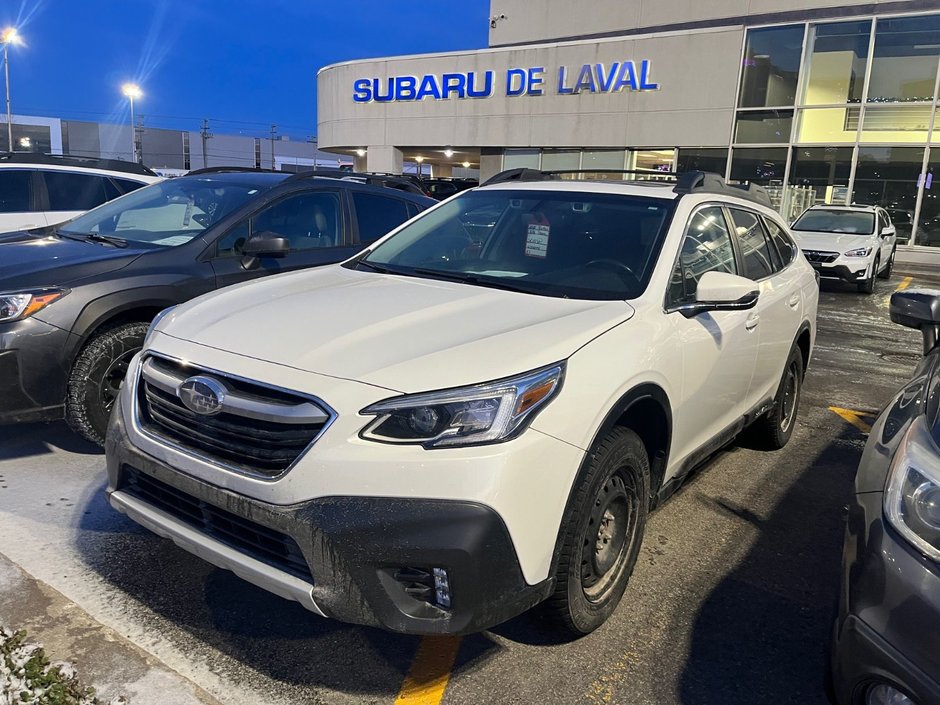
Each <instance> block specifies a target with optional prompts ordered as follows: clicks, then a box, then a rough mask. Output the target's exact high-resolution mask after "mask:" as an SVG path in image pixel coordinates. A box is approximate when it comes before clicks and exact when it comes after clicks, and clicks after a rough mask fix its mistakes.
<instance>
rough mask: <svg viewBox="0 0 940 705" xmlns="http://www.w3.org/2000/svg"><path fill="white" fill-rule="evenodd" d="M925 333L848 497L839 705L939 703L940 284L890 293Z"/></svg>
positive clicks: (895, 311)
mask: <svg viewBox="0 0 940 705" xmlns="http://www.w3.org/2000/svg"><path fill="white" fill-rule="evenodd" d="M890 313H891V320H892V321H894V322H895V323H899V324H901V325H903V326H908V327H910V328H919V329H921V330H922V331H923V334H924V358H923V359H922V360H921V362H920V364H919V365H918V366H917V369H916V370H915V371H914V374H913V378H912V379H911V381H910V382H908V383H907V384H905V385H904V387H902V388H901V390H900V391H899V392H898V393H897V394H896V395H895V396H894V398H893V399H892V400H891V401H890V402H888V404H887V405H886V406H885V408H884V410H883V411H882V412H881V414H880V415H879V416H878V419H877V421H875V423H874V425H873V426H872V429H871V433H870V434H869V436H868V442H867V444H866V445H865V451H864V453H863V454H862V459H861V462H860V464H859V467H858V474H857V476H856V478H855V494H854V496H853V497H852V500H851V502H850V503H849V508H848V521H847V526H846V533H845V553H844V556H843V570H842V589H841V591H840V593H839V611H838V617H837V619H836V624H835V629H834V639H833V650H832V674H833V684H834V690H835V695H836V700H837V703H838V704H839V705H857V704H859V705H881V704H884V705H929V704H932V703H940V632H938V629H937V625H938V624H940V450H938V443H940V374H938V373H940V347H938V346H937V336H938V332H940V291H928V290H918V291H915V290H904V291H899V292H896V293H894V294H892V295H891V304H890Z"/></svg>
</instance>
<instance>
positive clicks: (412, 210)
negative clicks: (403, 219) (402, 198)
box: [405, 202, 421, 218]
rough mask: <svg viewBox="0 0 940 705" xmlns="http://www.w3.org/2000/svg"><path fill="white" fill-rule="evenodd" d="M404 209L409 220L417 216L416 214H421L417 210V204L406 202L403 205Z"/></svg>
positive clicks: (419, 210) (418, 209)
mask: <svg viewBox="0 0 940 705" xmlns="http://www.w3.org/2000/svg"><path fill="white" fill-rule="evenodd" d="M405 207H406V208H407V209H408V217H409V218H414V217H415V216H416V215H418V213H420V212H421V209H420V208H418V204H417V203H410V202H406V203H405Z"/></svg>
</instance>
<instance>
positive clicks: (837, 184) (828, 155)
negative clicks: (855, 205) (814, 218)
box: [785, 147, 853, 220]
mask: <svg viewBox="0 0 940 705" xmlns="http://www.w3.org/2000/svg"><path fill="white" fill-rule="evenodd" d="M852 151H853V148H852V147H794V148H793V157H792V160H791V162H790V193H789V195H790V206H789V212H788V213H786V214H785V215H786V216H787V218H788V220H792V219H794V218H796V217H797V216H798V215H799V214H800V213H802V212H803V211H805V210H806V209H807V208H809V207H810V206H814V205H817V204H820V203H830V204H831V203H835V204H841V205H844V204H845V202H846V199H847V198H848V195H849V176H850V175H851V172H852Z"/></svg>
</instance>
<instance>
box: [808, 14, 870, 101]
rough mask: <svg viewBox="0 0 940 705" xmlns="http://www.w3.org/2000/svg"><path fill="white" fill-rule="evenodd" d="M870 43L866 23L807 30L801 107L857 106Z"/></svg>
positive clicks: (868, 26)
mask: <svg viewBox="0 0 940 705" xmlns="http://www.w3.org/2000/svg"><path fill="white" fill-rule="evenodd" d="M870 40H871V21H870V20H867V21H865V22H834V23H830V24H820V25H816V26H814V27H812V28H810V33H809V38H808V39H807V42H806V43H807V47H808V56H807V59H808V67H807V68H806V69H804V70H805V71H806V73H807V76H806V79H805V80H804V83H805V85H804V88H803V100H802V101H801V102H802V104H803V105H838V104H840V103H861V102H862V93H863V91H864V89H865V65H866V63H867V61H868V45H869V42H870Z"/></svg>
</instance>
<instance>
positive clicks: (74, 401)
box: [65, 323, 148, 446]
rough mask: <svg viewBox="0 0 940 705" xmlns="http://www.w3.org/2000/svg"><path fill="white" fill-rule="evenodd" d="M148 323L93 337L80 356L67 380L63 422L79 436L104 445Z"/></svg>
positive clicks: (135, 324) (129, 324)
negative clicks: (116, 403) (126, 377)
mask: <svg viewBox="0 0 940 705" xmlns="http://www.w3.org/2000/svg"><path fill="white" fill-rule="evenodd" d="M147 327H148V324H147V323H125V324H124V325H121V326H118V327H116V328H112V329H110V330H107V331H105V332H103V333H99V334H98V335H95V336H94V337H93V338H92V339H91V340H90V341H89V342H88V344H87V345H85V347H84V349H83V350H82V352H81V353H80V354H79V356H78V359H77V360H76V361H75V365H74V366H73V367H72V374H71V375H70V376H69V385H68V392H67V397H66V400H65V419H66V421H68V424H69V426H71V427H72V430H73V431H75V432H76V433H77V434H78V435H80V436H82V437H83V438H85V439H87V440H89V441H91V442H92V443H95V444H97V445H99V446H103V445H104V439H105V436H106V435H107V432H108V419H109V418H110V417H111V408H112V407H113V406H114V402H115V400H116V399H117V395H118V393H119V391H120V389H121V385H122V384H123V382H124V376H125V375H126V374H127V369H128V367H129V365H130V362H131V358H133V357H134V355H136V354H137V353H138V352H139V351H140V349H141V348H142V347H143V344H144V336H145V335H146V334H147Z"/></svg>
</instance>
